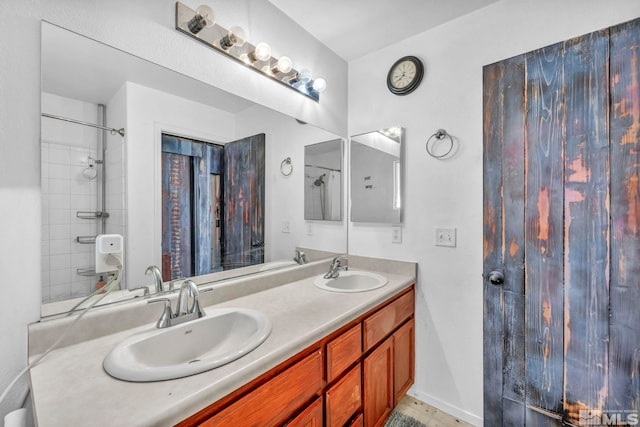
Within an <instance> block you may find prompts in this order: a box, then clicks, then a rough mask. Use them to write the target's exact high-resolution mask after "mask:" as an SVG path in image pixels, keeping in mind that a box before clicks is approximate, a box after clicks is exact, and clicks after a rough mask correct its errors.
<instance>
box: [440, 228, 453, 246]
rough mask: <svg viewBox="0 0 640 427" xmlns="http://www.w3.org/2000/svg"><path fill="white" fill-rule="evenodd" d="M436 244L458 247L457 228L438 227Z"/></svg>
mask: <svg viewBox="0 0 640 427" xmlns="http://www.w3.org/2000/svg"><path fill="white" fill-rule="evenodd" d="M436 246H446V247H449V248H455V247H456V229H455V228H436Z"/></svg>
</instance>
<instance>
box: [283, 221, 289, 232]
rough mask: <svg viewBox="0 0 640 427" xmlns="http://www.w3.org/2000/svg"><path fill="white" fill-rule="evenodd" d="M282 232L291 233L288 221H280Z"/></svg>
mask: <svg viewBox="0 0 640 427" xmlns="http://www.w3.org/2000/svg"><path fill="white" fill-rule="evenodd" d="M282 232H283V233H291V223H290V222H289V221H282Z"/></svg>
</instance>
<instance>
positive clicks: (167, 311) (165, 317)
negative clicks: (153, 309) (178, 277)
mask: <svg viewBox="0 0 640 427" xmlns="http://www.w3.org/2000/svg"><path fill="white" fill-rule="evenodd" d="M156 302H162V303H164V310H163V311H162V315H161V316H160V319H158V322H157V323H156V326H157V327H158V328H159V329H162V328H166V327H168V326H171V319H173V317H174V316H173V311H172V310H171V300H170V299H169V298H157V299H152V300H149V301H147V304H153V303H156Z"/></svg>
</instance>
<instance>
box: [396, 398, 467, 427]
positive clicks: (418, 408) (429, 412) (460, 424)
mask: <svg viewBox="0 0 640 427" xmlns="http://www.w3.org/2000/svg"><path fill="white" fill-rule="evenodd" d="M396 410H397V411H400V412H402V413H403V414H406V415H409V416H410V417H413V418H415V419H416V420H418V421H420V422H422V423H424V424H425V425H426V426H427V427H473V426H472V425H471V424H469V423H467V422H465V421H462V420H459V419H457V418H456V417H454V416H453V415H449V414H447V413H446V412H442V411H441V410H439V409H436V408H434V407H433V406H430V405H427V404H426V403H424V402H421V401H419V400H416V399H414V398H413V397H411V396H405V397H404V398H403V399H402V400H401V401H400V403H398V406H397V407H396Z"/></svg>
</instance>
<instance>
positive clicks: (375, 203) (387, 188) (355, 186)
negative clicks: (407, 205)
mask: <svg viewBox="0 0 640 427" xmlns="http://www.w3.org/2000/svg"><path fill="white" fill-rule="evenodd" d="M403 140H404V130H403V129H402V128H401V127H399V126H396V127H391V128H387V129H380V130H377V131H374V132H368V133H363V134H361V135H355V136H352V137H351V221H353V222H378V223H393V224H399V223H401V222H402V209H401V208H402V150H403V148H402V142H403Z"/></svg>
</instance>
